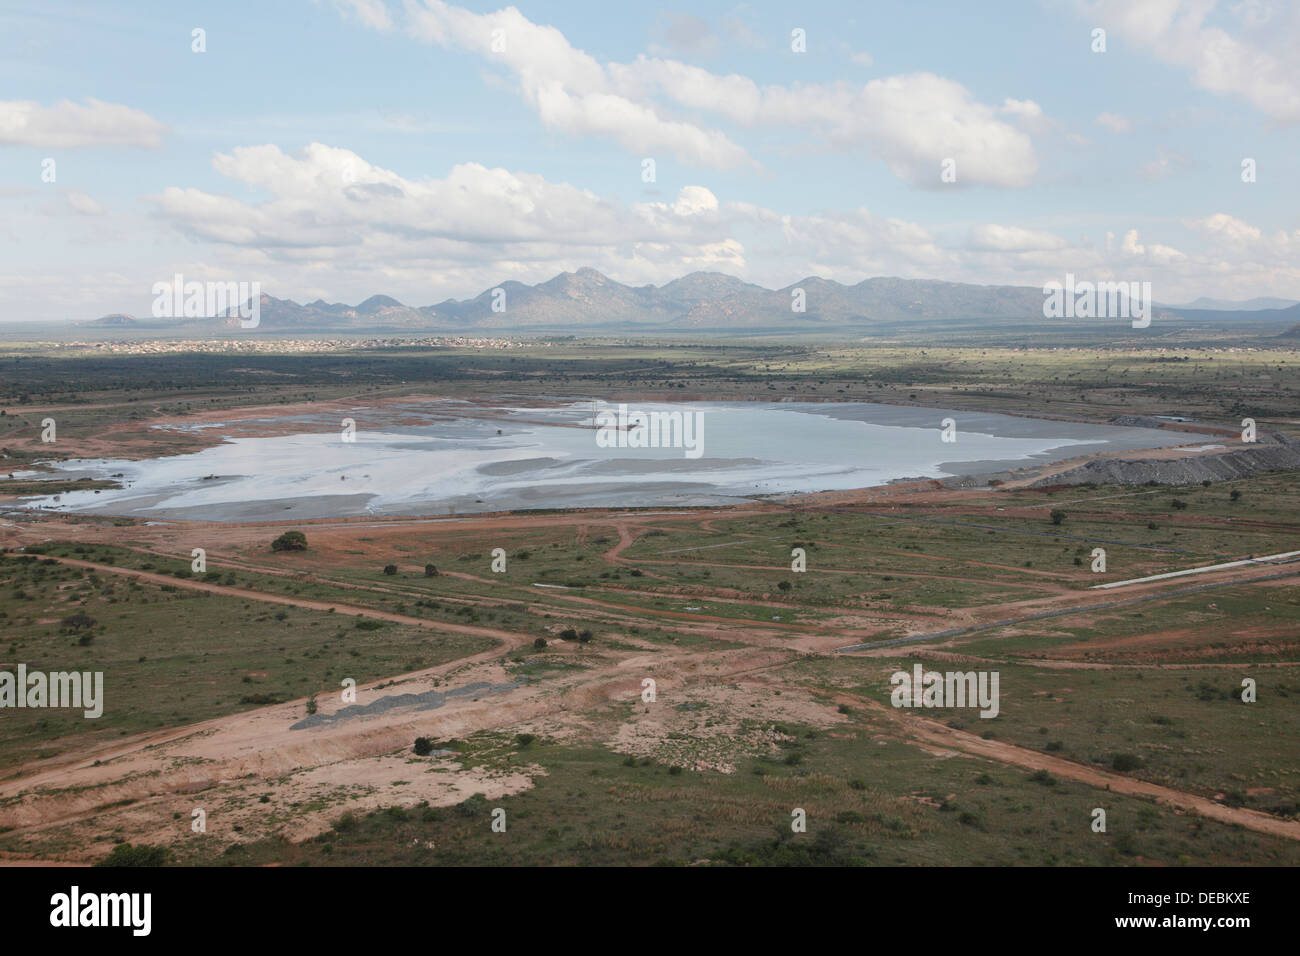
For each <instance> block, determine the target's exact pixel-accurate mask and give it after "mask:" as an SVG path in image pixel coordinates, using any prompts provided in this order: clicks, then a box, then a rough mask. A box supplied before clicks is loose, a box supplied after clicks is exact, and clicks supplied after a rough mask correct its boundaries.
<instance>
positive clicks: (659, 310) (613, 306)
mask: <svg viewBox="0 0 1300 956" xmlns="http://www.w3.org/2000/svg"><path fill="white" fill-rule="evenodd" d="M797 290H802V301H803V303H804V309H803V311H795V310H794V309H793V308H792V305H793V303H794V302H795V301H796V296H795V292H796V291H797ZM1198 301H1208V300H1198ZM1268 301H1286V300H1268V299H1252V300H1250V302H1249V303H1243V304H1244V305H1250V304H1256V303H1262V302H1268ZM494 306H497V308H495V309H494ZM501 306H504V309H503V310H502V309H501V308H500V307H501ZM1175 317H1182V318H1186V319H1189V320H1195V319H1208V320H1220V321H1235V320H1236V319H1238V318H1246V319H1250V320H1253V321H1279V322H1281V321H1289V323H1290V324H1295V323H1297V322H1300V305H1290V306H1288V307H1286V308H1283V309H1265V308H1258V309H1252V310H1249V311H1247V310H1239V311H1218V310H1208V309H1191V308H1178V309H1174V308H1171V307H1161V306H1157V307H1156V308H1155V314H1154V316H1153V318H1154V319H1156V320H1157V321H1159V320H1161V319H1171V318H1175ZM942 321H970V322H976V323H984V322H987V323H989V324H990V325H1010V326H1014V325H1016V324H1023V323H1028V322H1032V323H1036V324H1041V323H1042V322H1044V321H1045V320H1044V318H1043V291H1042V289H1041V288H1040V287H1034V286H998V285H973V284H969V283H959V282H942V281H938V280H931V279H898V278H874V279H865V280H863V281H862V282H858V283H856V284H854V285H844V284H843V283H840V282H836V281H834V280H832V279H822V278H818V277H816V276H810V277H808V278H806V279H801V280H800V281H798V282H795V283H792V284H791V285H788V286H785V287H784V288H781V289H766V288H764V287H762V286H759V285H755V284H753V283H752V282H745V281H744V280H742V279H737V278H735V277H734V276H728V275H724V274H722V273H719V272H692V273H690V274H689V275H685V276H682V277H681V278H680V279H674V280H673V281H671V282H668V283H666V284H664V285H661V286H653V285H644V286H629V285H624V284H623V283H621V282H616V281H615V280H613V279H611V278H609V277H608V276H606V275H603V274H602V273H600V272H598V271H597V270H595V269H579V270H578V271H577V272H563V273H561V274H559V275H557V276H555V277H554V278H552V279H548V280H546V281H545V282H539V283H537V284H536V285H526V284H524V283H521V282H515V281H507V282H503V283H501V284H500V285H499V286H496V287H493V288H490V289H485V290H483V292H481V293H480V294H479V295H477V296H475V297H474V298H471V299H447V300H446V301H443V302H438V303H436V304H434V305H425V306H412V305H406V304H404V303H402V302H399V301H398V300H397V299H395V298H393V297H392V296H388V295H372V296H371V297H370V298H368V299H366V300H365V301H364V302H361V303H359V304H358V305H355V306H352V305H346V304H343V303H339V302H326V301H324V300H323V299H317V300H316V301H314V302H309V303H307V304H306V305H303V304H300V303H298V302H295V301H294V300H292V299H277V298H275V297H274V296H271V295H266V294H263V295H262V298H261V323H260V327H261V328H262V329H271V330H276V331H281V332H294V333H301V332H312V333H316V332H324V333H329V332H339V333H352V334H357V333H360V334H368V333H371V332H400V333H424V332H427V333H432V334H448V333H472V334H487V333H509V332H531V333H567V332H574V333H602V334H609V333H616V334H622V333H633V334H636V333H647V332H691V333H696V334H706V333H722V334H726V333H747V332H781V333H791V332H793V333H799V332H809V333H816V332H835V333H847V334H870V333H872V332H884V331H885V330H887V329H888V328H889V327H891V326H892V327H897V326H899V325H908V326H913V325H916V324H917V323H922V324H923V323H927V322H942ZM87 324H91V325H101V326H112V325H116V326H120V327H124V326H132V325H133V326H136V327H139V328H141V329H157V328H165V329H168V330H172V331H180V332H194V333H204V334H211V333H223V332H225V331H227V330H229V331H238V330H240V320H239V319H238V318H237V317H236V316H234V315H231V316H229V317H220V318H208V319H174V320H144V321H141V320H135V319H132V318H131V317H130V316H105V317H104V318H102V319H98V320H96V321H95V322H94V323H87Z"/></svg>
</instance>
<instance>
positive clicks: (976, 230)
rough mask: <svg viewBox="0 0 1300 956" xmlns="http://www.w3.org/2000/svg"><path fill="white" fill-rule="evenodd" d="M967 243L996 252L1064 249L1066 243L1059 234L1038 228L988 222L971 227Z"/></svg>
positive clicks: (972, 246) (971, 246) (974, 247)
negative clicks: (1023, 227)
mask: <svg viewBox="0 0 1300 956" xmlns="http://www.w3.org/2000/svg"><path fill="white" fill-rule="evenodd" d="M968 245H969V246H970V248H972V249H984V250H990V251H996V252H1043V251H1047V250H1053V249H1064V248H1065V247H1066V245H1067V243H1066V241H1065V240H1064V239H1062V238H1061V237H1060V236H1058V235H1055V234H1054V233H1050V232H1044V231H1042V230H1039V229H1022V228H1021V227H1019V226H1001V225H998V224H996V223H988V224H985V225H980V226H973V227H971V230H970V236H969V241H968Z"/></svg>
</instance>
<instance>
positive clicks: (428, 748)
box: [414, 737, 433, 757]
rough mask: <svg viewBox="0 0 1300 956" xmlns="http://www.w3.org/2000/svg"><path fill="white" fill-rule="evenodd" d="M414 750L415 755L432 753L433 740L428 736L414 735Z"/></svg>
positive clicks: (421, 755)
mask: <svg viewBox="0 0 1300 956" xmlns="http://www.w3.org/2000/svg"><path fill="white" fill-rule="evenodd" d="M414 750H415V755H416V756H417V757H427V756H429V754H431V753H433V741H432V740H430V739H429V738H428V737H416V738H415V747H414Z"/></svg>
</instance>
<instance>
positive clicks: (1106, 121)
mask: <svg viewBox="0 0 1300 956" xmlns="http://www.w3.org/2000/svg"><path fill="white" fill-rule="evenodd" d="M1097 125H1098V126H1104V127H1106V129H1108V130H1110V131H1111V132H1112V133H1127V132H1128V131H1129V130H1131V129H1132V128H1133V121H1132V120H1130V119H1129V118H1128V117H1126V116H1120V115H1119V114H1117V113H1101V114H1099V115H1098V116H1097Z"/></svg>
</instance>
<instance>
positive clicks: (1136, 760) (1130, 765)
mask: <svg viewBox="0 0 1300 956" xmlns="http://www.w3.org/2000/svg"><path fill="white" fill-rule="evenodd" d="M1110 765H1111V766H1112V767H1113V768H1114V769H1116V770H1118V771H1119V772H1120V773H1127V772H1128V771H1130V770H1137V769H1138V768H1139V767H1141V766H1142V758H1141V757H1139V756H1137V755H1136V754H1115V756H1113V757H1111V758H1110Z"/></svg>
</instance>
